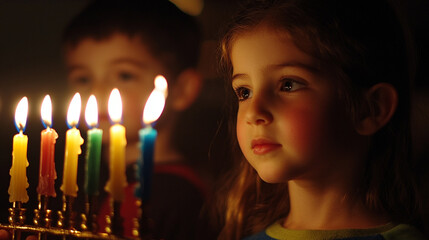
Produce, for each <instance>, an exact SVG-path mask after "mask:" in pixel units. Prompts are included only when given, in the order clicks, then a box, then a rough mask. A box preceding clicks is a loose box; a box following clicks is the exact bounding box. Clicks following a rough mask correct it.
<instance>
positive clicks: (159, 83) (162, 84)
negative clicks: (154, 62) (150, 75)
mask: <svg viewBox="0 0 429 240" xmlns="http://www.w3.org/2000/svg"><path fill="white" fill-rule="evenodd" d="M154 84H155V89H157V90H158V91H161V92H163V93H164V95H165V98H167V88H168V84H167V80H166V79H165V77H164V76H162V75H158V76H156V77H155V80H154Z"/></svg>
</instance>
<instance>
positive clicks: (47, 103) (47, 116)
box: [40, 95, 52, 127]
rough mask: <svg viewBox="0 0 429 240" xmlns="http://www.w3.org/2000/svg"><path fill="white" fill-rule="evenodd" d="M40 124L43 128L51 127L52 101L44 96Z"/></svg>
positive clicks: (47, 96)
mask: <svg viewBox="0 0 429 240" xmlns="http://www.w3.org/2000/svg"><path fill="white" fill-rule="evenodd" d="M40 112H41V115H42V123H43V124H44V125H45V127H51V125H52V101H51V97H50V96H49V95H46V96H45V98H44V99H43V102H42V109H41V111H40Z"/></svg>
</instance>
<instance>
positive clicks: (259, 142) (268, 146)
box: [251, 139, 282, 155]
mask: <svg viewBox="0 0 429 240" xmlns="http://www.w3.org/2000/svg"><path fill="white" fill-rule="evenodd" d="M281 146H282V145H281V144H279V143H276V142H273V141H270V140H266V139H255V140H252V143H251V147H252V150H253V153H255V154H257V155H262V154H266V153H269V152H271V151H274V150H276V149H277V148H280V147H281Z"/></svg>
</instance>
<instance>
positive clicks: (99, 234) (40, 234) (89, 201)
mask: <svg viewBox="0 0 429 240" xmlns="http://www.w3.org/2000/svg"><path fill="white" fill-rule="evenodd" d="M48 201H49V197H47V196H44V195H38V205H37V208H36V209H34V218H33V221H32V224H28V223H27V224H26V220H27V217H26V210H27V209H26V208H24V207H23V204H22V203H21V202H13V204H12V207H11V208H9V224H0V228H2V229H6V230H9V231H10V232H11V236H12V239H13V240H15V239H17V240H19V239H21V238H22V235H23V233H25V234H26V235H34V236H37V238H38V239H51V238H52V237H59V238H62V239H80V238H83V239H129V240H132V239H141V238H142V236H144V235H145V234H141V232H142V231H144V229H143V227H142V226H143V225H142V224H140V221H141V220H142V218H141V217H139V218H136V219H133V223H134V224H133V229H132V235H133V236H131V237H130V236H127V237H125V236H124V235H123V227H122V219H121V216H120V214H119V209H120V206H121V203H120V202H117V201H111V212H110V213H109V214H108V215H106V216H105V217H106V223H107V226H106V229H104V231H99V230H100V229H99V228H98V224H97V220H96V219H97V216H96V214H97V213H96V209H97V196H92V197H89V196H86V202H85V212H83V213H77V212H75V211H73V204H74V201H75V198H74V197H70V196H63V197H62V206H61V209H59V210H58V211H56V212H54V211H53V210H52V209H48ZM137 204H138V206H140V201H138V202H137ZM55 213H56V214H57V221H56V222H54V221H53V219H54V217H53V214H55ZM138 215H139V216H141V214H138Z"/></svg>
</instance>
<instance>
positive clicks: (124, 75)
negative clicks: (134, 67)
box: [118, 72, 136, 82]
mask: <svg viewBox="0 0 429 240" xmlns="http://www.w3.org/2000/svg"><path fill="white" fill-rule="evenodd" d="M118 77H119V80H121V81H124V82H127V81H132V80H134V79H135V78H136V76H135V75H134V74H132V73H129V72H120V73H119V76H118Z"/></svg>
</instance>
